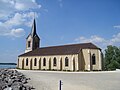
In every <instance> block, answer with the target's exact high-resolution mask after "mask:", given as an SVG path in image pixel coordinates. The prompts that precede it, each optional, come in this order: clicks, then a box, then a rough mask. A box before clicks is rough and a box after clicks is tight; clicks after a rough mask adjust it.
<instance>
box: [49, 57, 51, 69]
mask: <svg viewBox="0 0 120 90" xmlns="http://www.w3.org/2000/svg"><path fill="white" fill-rule="evenodd" d="M49 70H51V58H50V59H49Z"/></svg>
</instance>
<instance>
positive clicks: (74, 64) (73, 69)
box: [73, 58, 75, 71]
mask: <svg viewBox="0 0 120 90" xmlns="http://www.w3.org/2000/svg"><path fill="white" fill-rule="evenodd" d="M73 71H75V58H73Z"/></svg>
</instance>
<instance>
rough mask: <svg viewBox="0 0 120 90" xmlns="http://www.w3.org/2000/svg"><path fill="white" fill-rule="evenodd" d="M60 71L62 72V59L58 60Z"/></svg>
mask: <svg viewBox="0 0 120 90" xmlns="http://www.w3.org/2000/svg"><path fill="white" fill-rule="evenodd" d="M60 70H61V71H62V58H61V59H60Z"/></svg>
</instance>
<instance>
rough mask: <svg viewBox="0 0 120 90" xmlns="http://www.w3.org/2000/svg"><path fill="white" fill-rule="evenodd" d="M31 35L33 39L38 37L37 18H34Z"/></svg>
mask: <svg viewBox="0 0 120 90" xmlns="http://www.w3.org/2000/svg"><path fill="white" fill-rule="evenodd" d="M31 35H32V37H34V36H35V35H36V22H35V18H34V21H33V25H32V31H31Z"/></svg>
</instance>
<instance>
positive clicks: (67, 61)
mask: <svg viewBox="0 0 120 90" xmlns="http://www.w3.org/2000/svg"><path fill="white" fill-rule="evenodd" d="M68 65H69V59H68V57H66V58H65V66H68Z"/></svg>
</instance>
